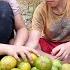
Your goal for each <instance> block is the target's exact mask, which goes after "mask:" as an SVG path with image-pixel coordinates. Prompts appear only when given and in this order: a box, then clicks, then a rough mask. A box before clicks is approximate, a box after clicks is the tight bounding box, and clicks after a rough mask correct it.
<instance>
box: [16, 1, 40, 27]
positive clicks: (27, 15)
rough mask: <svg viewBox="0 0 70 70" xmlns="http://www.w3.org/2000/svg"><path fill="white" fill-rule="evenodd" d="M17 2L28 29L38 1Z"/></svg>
mask: <svg viewBox="0 0 70 70" xmlns="http://www.w3.org/2000/svg"><path fill="white" fill-rule="evenodd" d="M17 1H18V3H19V5H20V9H21V14H22V16H23V18H24V21H25V24H26V25H27V27H28V28H30V26H31V25H30V23H31V19H32V15H33V12H34V10H35V8H36V7H37V6H38V4H39V3H40V0H17Z"/></svg>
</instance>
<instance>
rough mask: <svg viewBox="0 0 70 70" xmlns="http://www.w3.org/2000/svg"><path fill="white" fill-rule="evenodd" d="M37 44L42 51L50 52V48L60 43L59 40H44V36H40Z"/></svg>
mask: <svg viewBox="0 0 70 70" xmlns="http://www.w3.org/2000/svg"><path fill="white" fill-rule="evenodd" d="M39 44H40V46H41V49H42V51H44V52H46V53H49V54H51V51H52V49H53V48H55V47H56V46H58V45H60V44H62V43H61V42H51V41H48V40H46V39H45V38H40V40H39Z"/></svg>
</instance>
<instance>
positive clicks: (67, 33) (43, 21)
mask: <svg viewBox="0 0 70 70" xmlns="http://www.w3.org/2000/svg"><path fill="white" fill-rule="evenodd" d="M32 30H38V31H40V32H43V33H44V36H45V37H46V38H47V39H49V40H50V41H53V42H55V41H57V42H58V41H60V42H66V41H70V1H69V0H67V5H66V7H65V9H64V10H63V12H62V13H61V14H56V13H54V12H53V10H52V8H51V7H50V6H48V5H47V3H44V2H42V3H41V4H40V5H39V6H38V7H37V8H36V10H35V12H34V15H33V19H32Z"/></svg>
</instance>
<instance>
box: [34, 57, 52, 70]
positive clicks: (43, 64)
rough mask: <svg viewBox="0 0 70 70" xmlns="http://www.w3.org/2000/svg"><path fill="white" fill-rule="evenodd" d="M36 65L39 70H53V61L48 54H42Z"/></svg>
mask: <svg viewBox="0 0 70 70" xmlns="http://www.w3.org/2000/svg"><path fill="white" fill-rule="evenodd" d="M35 67H36V68H38V69H39V70H51V68H52V61H51V60H50V59H49V58H48V57H47V56H40V57H38V58H37V59H36V61H35Z"/></svg>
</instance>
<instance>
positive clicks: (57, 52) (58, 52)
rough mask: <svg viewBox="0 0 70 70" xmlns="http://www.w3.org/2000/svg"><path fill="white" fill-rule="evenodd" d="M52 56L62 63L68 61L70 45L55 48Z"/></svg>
mask: <svg viewBox="0 0 70 70" xmlns="http://www.w3.org/2000/svg"><path fill="white" fill-rule="evenodd" d="M51 54H52V55H54V56H55V58H56V59H60V60H62V61H64V60H67V59H68V57H69V55H70V43H64V44H61V45H59V46H57V47H55V48H54V49H53V50H52V52H51Z"/></svg>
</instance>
